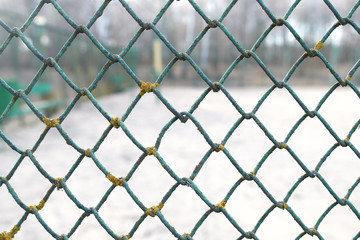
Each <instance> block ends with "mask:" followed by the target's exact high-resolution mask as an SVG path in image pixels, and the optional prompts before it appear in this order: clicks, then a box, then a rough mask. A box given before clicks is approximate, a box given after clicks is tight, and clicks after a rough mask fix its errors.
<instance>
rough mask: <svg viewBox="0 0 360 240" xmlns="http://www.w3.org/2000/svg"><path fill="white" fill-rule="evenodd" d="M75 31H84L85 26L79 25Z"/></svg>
mask: <svg viewBox="0 0 360 240" xmlns="http://www.w3.org/2000/svg"><path fill="white" fill-rule="evenodd" d="M76 32H77V33H85V26H84V25H80V26H78V27H77V28H76Z"/></svg>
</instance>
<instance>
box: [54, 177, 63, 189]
mask: <svg viewBox="0 0 360 240" xmlns="http://www.w3.org/2000/svg"><path fill="white" fill-rule="evenodd" d="M61 180H63V178H54V181H55V186H56V187H57V188H61Z"/></svg>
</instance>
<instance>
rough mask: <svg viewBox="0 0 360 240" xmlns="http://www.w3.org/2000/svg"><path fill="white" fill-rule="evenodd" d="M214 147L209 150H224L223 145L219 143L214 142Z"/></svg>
mask: <svg viewBox="0 0 360 240" xmlns="http://www.w3.org/2000/svg"><path fill="white" fill-rule="evenodd" d="M215 146H216V148H215V149H211V151H215V152H220V151H223V150H224V145H221V144H215Z"/></svg>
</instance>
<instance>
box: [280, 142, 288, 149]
mask: <svg viewBox="0 0 360 240" xmlns="http://www.w3.org/2000/svg"><path fill="white" fill-rule="evenodd" d="M286 147H287V145H286V143H283V142H280V143H279V148H280V149H284V148H286Z"/></svg>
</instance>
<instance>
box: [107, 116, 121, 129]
mask: <svg viewBox="0 0 360 240" xmlns="http://www.w3.org/2000/svg"><path fill="white" fill-rule="evenodd" d="M120 121H121V118H119V117H114V118H112V119H111V120H110V124H111V125H112V126H113V127H114V128H119V127H120Z"/></svg>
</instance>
